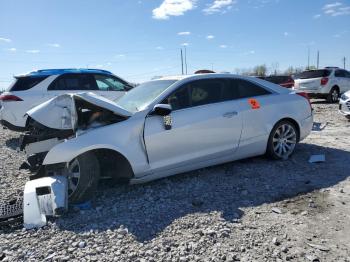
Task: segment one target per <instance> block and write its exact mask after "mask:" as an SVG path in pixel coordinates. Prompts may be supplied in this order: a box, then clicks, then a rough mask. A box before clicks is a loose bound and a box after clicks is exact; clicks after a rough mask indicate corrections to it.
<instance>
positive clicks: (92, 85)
mask: <svg viewBox="0 0 350 262" xmlns="http://www.w3.org/2000/svg"><path fill="white" fill-rule="evenodd" d="M47 90H49V91H50V90H52V91H53V90H81V91H91V90H98V88H97V84H96V81H95V79H94V77H93V75H91V74H65V75H62V76H59V77H58V78H57V79H56V80H55V81H53V82H52V83H51V85H50V86H49V87H48V89H47Z"/></svg>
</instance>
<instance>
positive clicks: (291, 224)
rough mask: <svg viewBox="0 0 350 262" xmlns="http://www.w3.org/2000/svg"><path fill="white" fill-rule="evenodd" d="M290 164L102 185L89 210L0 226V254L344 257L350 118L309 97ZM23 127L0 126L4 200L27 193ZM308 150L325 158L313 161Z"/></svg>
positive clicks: (255, 161)
mask: <svg viewBox="0 0 350 262" xmlns="http://www.w3.org/2000/svg"><path fill="white" fill-rule="evenodd" d="M313 107H314V109H315V110H314V113H315V131H313V132H312V134H311V135H310V136H309V137H308V138H307V139H306V140H304V141H303V142H302V143H300V144H299V145H298V147H297V150H296V152H295V154H294V155H293V156H292V157H291V158H290V159H289V160H287V161H270V160H267V159H265V158H264V157H257V158H251V159H247V160H242V161H236V162H232V163H227V164H224V165H219V166H215V167H210V168H205V169H201V170H197V171H194V172H189V173H186V174H181V175H177V176H173V177H170V178H166V179H161V180H158V181H154V182H151V183H148V184H144V185H135V186H118V187H114V188H111V187H108V186H107V185H103V184H102V185H101V186H100V187H99V190H98V192H97V195H96V198H95V199H94V201H93V207H92V208H91V209H88V210H71V211H70V212H69V213H68V214H66V215H65V216H63V217H61V218H58V219H55V220H51V221H50V222H49V224H48V225H47V226H46V227H44V228H41V229H38V230H25V229H22V228H15V229H13V228H3V229H0V260H1V261H43V260H44V261H140V262H141V261H142V262H143V261H350V209H349V205H350V178H349V175H350V172H349V163H350V139H349V134H350V122H349V121H348V120H346V119H345V118H344V117H343V116H341V115H340V114H339V113H338V112H337V105H331V104H326V103H324V102H323V101H318V100H314V103H313ZM18 137H19V133H16V132H10V131H9V130H0V161H1V162H0V200H1V201H7V200H10V199H12V198H14V197H16V196H17V195H18V194H20V193H21V192H22V190H23V186H24V183H25V182H26V181H27V179H28V175H29V173H28V172H26V171H23V170H18V168H19V166H20V165H21V163H22V161H23V160H24V155H23V154H22V153H21V152H18V151H17V150H16V148H17V147H18V142H19V141H18ZM313 154H325V156H326V162H324V163H319V164H310V163H309V162H308V159H309V157H310V156H311V155H313Z"/></svg>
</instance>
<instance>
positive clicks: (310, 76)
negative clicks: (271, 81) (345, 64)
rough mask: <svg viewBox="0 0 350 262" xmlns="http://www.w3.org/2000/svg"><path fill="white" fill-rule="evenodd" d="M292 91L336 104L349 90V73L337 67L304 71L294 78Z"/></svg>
mask: <svg viewBox="0 0 350 262" xmlns="http://www.w3.org/2000/svg"><path fill="white" fill-rule="evenodd" d="M294 89H295V90H300V91H303V92H306V93H308V94H309V96H310V97H316V98H326V99H327V101H328V102H331V103H336V102H337V101H338V99H339V96H340V95H341V94H343V93H345V92H346V91H348V90H350V73H349V72H348V71H346V70H344V69H340V68H338V67H326V68H324V69H317V70H308V71H304V72H302V73H300V74H298V75H296V76H295V79H294Z"/></svg>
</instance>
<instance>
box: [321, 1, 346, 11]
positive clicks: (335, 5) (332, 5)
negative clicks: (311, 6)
mask: <svg viewBox="0 0 350 262" xmlns="http://www.w3.org/2000/svg"><path fill="white" fill-rule="evenodd" d="M341 5H343V4H342V3H339V2H335V3H332V4H328V5H325V6H324V7H323V8H322V9H323V10H326V9H333V8H335V7H338V6H341Z"/></svg>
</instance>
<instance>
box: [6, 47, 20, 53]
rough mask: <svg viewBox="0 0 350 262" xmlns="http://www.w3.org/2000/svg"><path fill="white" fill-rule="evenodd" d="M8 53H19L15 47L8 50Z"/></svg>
mask: <svg viewBox="0 0 350 262" xmlns="http://www.w3.org/2000/svg"><path fill="white" fill-rule="evenodd" d="M6 50H7V51H9V52H16V51H17V49H16V48H14V47H12V48H8V49H6Z"/></svg>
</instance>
